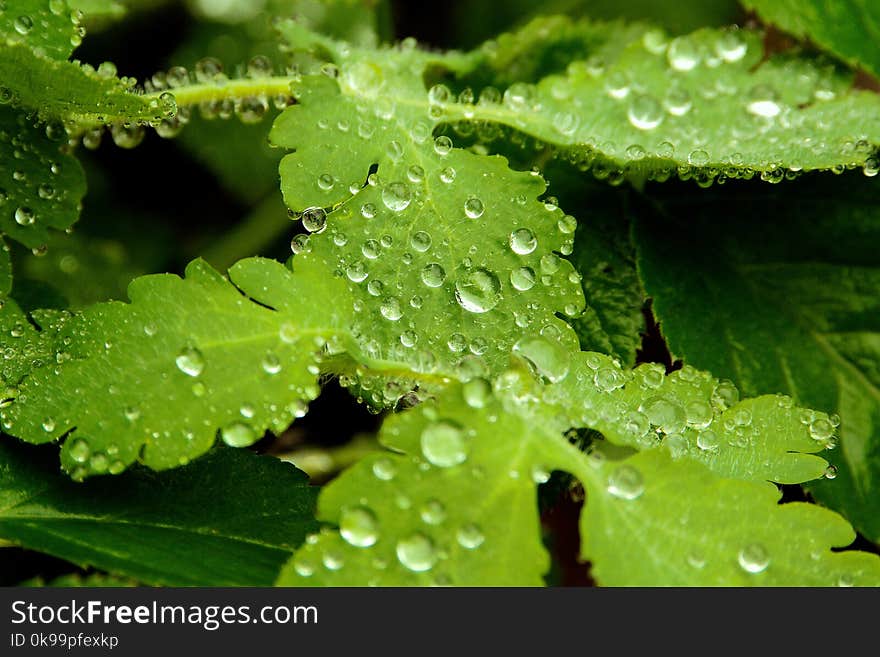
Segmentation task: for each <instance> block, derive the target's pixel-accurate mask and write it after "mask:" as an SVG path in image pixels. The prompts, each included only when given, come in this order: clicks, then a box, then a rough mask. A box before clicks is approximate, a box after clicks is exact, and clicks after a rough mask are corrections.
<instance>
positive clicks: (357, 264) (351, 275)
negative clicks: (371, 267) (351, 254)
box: [345, 260, 368, 283]
mask: <svg viewBox="0 0 880 657" xmlns="http://www.w3.org/2000/svg"><path fill="white" fill-rule="evenodd" d="M345 275H346V276H347V277H348V280H350V281H351V282H352V283H360V282H361V281H363V280H365V279H366V278H367V275H368V272H367V268H366V266H364V263H363V262H361V261H360V260H355V261H354V262H352V263H351V264H350V265H349V266H348V267H346V269H345Z"/></svg>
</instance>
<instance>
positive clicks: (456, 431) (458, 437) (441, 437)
mask: <svg viewBox="0 0 880 657" xmlns="http://www.w3.org/2000/svg"><path fill="white" fill-rule="evenodd" d="M421 447H422V453H423V454H424V455H425V458H426V459H428V461H429V462H430V463H432V464H434V465H436V466H437V467H438V468H449V467H452V466H454V465H458V464H460V463H464V461H465V460H467V444H466V443H465V437H464V433H463V432H462V430H461V428H460V427H459V426H458V425H456V424H454V423H453V422H450V421H447V420H441V421H438V422H432V423H431V424H429V425H428V426H427V427H425V429H424V430H423V431H422V436H421Z"/></svg>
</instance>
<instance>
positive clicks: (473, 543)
mask: <svg viewBox="0 0 880 657" xmlns="http://www.w3.org/2000/svg"><path fill="white" fill-rule="evenodd" d="M455 539H456V540H457V541H458V544H459V545H460V546H461V547H463V548H465V549H466V550H475V549H476V548H478V547H480V546H481V545H482V544H483V541H485V540H486V537H485V536H484V535H483V532H482V530H481V529H480V527H479V525H476V524H473V523H469V524H467V525H464V526H462V527H461V528H460V529H459V530H458V532H456V534H455Z"/></svg>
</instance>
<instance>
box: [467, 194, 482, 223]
mask: <svg viewBox="0 0 880 657" xmlns="http://www.w3.org/2000/svg"><path fill="white" fill-rule="evenodd" d="M464 213H465V214H466V215H467V216H468V218H469V219H479V218H480V217H482V216H483V202H482V201H481V200H480V199H478V198H477V197H476V196H471V197H469V198H468V200H467V201H465V202H464Z"/></svg>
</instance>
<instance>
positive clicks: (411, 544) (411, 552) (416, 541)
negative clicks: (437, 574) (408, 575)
mask: <svg viewBox="0 0 880 657" xmlns="http://www.w3.org/2000/svg"><path fill="white" fill-rule="evenodd" d="M396 552H397V559H398V560H399V561H400V563H401V564H403V566H404V567H405V568H408V569H409V570H411V571H413V572H416V573H420V572H424V571H426V570H431V568H433V567H434V564H435V563H437V551H436V550H435V549H434V542H433V541H432V540H431V539H430V538H429V537H428V536H427V535H426V534H423V533H421V532H416V533H415V534H411V535H410V536H408V537H406V538H404V539H401V540H400V541H398V543H397V549H396Z"/></svg>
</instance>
